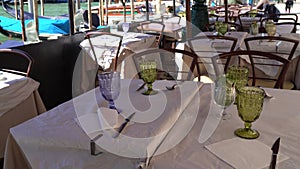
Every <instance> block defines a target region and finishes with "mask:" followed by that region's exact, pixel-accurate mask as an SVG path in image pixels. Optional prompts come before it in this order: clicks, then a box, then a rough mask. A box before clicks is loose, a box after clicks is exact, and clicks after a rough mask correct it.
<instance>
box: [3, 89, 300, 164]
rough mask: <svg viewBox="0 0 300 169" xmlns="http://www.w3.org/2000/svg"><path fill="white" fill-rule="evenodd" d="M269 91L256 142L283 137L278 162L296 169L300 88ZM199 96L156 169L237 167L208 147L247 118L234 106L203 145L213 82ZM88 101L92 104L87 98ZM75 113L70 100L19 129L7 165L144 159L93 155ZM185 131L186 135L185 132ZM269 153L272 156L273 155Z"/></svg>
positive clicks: (172, 134)
mask: <svg viewBox="0 0 300 169" xmlns="http://www.w3.org/2000/svg"><path fill="white" fill-rule="evenodd" d="M136 87H138V86H137V84H135V85H132V89H135V88H136ZM266 91H267V92H268V93H270V94H272V95H273V96H274V97H273V98H272V99H269V100H268V99H266V100H265V102H264V108H263V111H262V113H261V116H260V117H259V119H258V120H257V121H256V122H254V123H253V126H252V127H253V128H254V129H257V130H258V131H259V132H260V137H259V138H258V139H256V140H257V141H259V142H260V143H261V144H264V146H267V147H269V148H270V147H271V145H272V144H273V142H274V141H275V140H276V139H277V138H278V137H280V138H281V144H280V149H279V153H282V154H284V155H285V156H287V157H288V159H287V160H283V161H282V162H280V163H278V164H277V166H278V168H285V169H297V168H298V167H299V166H300V152H299V151H298V150H299V149H300V144H299V139H300V126H299V124H298V123H299V120H300V114H299V112H298V110H299V108H300V107H299V105H298V100H299V99H300V93H299V91H291V90H277V89H266ZM85 96H86V95H85ZM80 97H82V98H84V97H83V96H80ZM199 98H200V102H199V100H198V101H195V102H194V100H192V102H191V104H189V105H188V107H187V109H186V110H185V111H184V113H183V114H182V115H181V116H180V117H179V119H178V120H177V121H176V123H175V125H174V126H173V127H172V129H171V130H170V131H169V132H168V134H167V137H166V138H165V139H164V141H163V143H162V144H161V145H160V148H159V149H158V150H157V152H160V151H161V149H163V148H165V147H166V145H170V143H171V142H174V141H175V142H176V141H178V137H177V136H178V135H177V134H176V133H178V132H182V135H183V137H184V139H183V140H182V141H179V142H178V144H177V145H175V146H174V147H173V148H172V149H171V150H169V151H167V152H165V153H163V154H160V155H157V156H155V157H154V158H152V160H151V165H154V168H158V169H161V168H162V169H174V168H180V169H183V168H184V169H193V168H195V169H199V168H222V169H223V168H225V169H226V168H230V169H231V168H233V167H231V166H230V165H229V164H227V163H226V162H225V161H223V160H222V159H220V158H218V157H217V156H216V155H214V154H213V153H211V152H210V151H209V150H208V149H207V148H205V146H208V145H211V144H214V143H218V142H220V141H224V140H228V139H233V138H237V137H236V136H235V135H234V133H233V132H234V130H235V129H237V128H240V127H243V122H242V120H241V119H240V118H239V117H238V114H237V110H236V106H235V105H232V106H231V107H229V108H228V109H227V110H226V111H227V112H229V113H231V114H232V116H231V118H230V119H228V120H221V121H220V123H219V124H217V125H218V126H217V129H216V131H214V133H213V134H212V136H211V137H210V138H209V139H208V140H207V141H205V142H204V143H200V142H199V135H200V132H201V129H202V127H203V124H204V121H205V120H206V118H207V115H208V113H209V110H210V105H211V103H212V102H211V100H210V98H211V88H210V85H205V86H203V87H202V88H201V90H200V97H199ZM78 99H79V98H78ZM86 101H87V102H86V103H89V101H88V100H86ZM83 105H85V104H83ZM83 105H82V106H83ZM196 105H199V106H200V107H199V109H198V111H196V112H195V111H192V110H193V106H196ZM89 108H90V109H92V107H91V106H88V105H86V107H85V109H86V110H87V109H89ZM74 111H75V110H74V105H73V102H72V101H69V102H66V103H64V104H62V105H60V106H58V107H56V108H54V109H53V110H50V111H49V112H47V113H45V114H43V115H41V116H39V117H37V118H34V119H32V120H30V121H28V122H26V123H24V124H22V125H19V126H17V127H14V128H13V129H12V130H11V134H10V137H9V139H8V144H7V150H6V152H7V156H6V158H5V168H7V169H11V168H14V166H21V168H26V165H29V166H30V167H32V168H105V169H106V168H122V169H124V168H134V167H135V166H136V164H137V162H138V161H139V160H140V159H131V158H124V157H120V156H116V155H113V154H111V153H106V152H105V153H104V154H101V155H99V156H96V157H94V156H91V155H90V154H89V151H88V150H87V147H88V146H87V144H88V142H89V139H88V137H87V136H86V135H85V133H84V132H83V131H82V130H81V129H80V127H79V126H78V124H77V122H76V121H75V120H74V117H75V114H74ZM195 115H196V116H195ZM134 126H135V124H133V125H130V126H129V127H128V128H126V130H124V131H125V133H126V134H129V133H131V132H132V131H133V130H135V133H132V134H133V135H139V134H142V133H145V132H147V130H144V129H143V127H142V126H141V127H142V128H139V130H137V128H136V129H134ZM139 126H140V125H139ZM189 126H191V128H190V129H191V130H190V131H188V132H186V131H184V130H183V129H188V128H189ZM153 127H154V126H153ZM29 129H30V130H29ZM137 131H139V132H137ZM59 133H60V134H59ZM184 133H187V135H186V136H185V134H184ZM41 138H43V139H41ZM71 143H72V144H71ZM82 146H83V147H82ZM136 146H137V147H138V146H139V145H136ZM84 147H86V148H84ZM125 151H127V149H125ZM259 155H261V154H256V156H259ZM269 155H270V156H271V154H269ZM241 160H243V159H241ZM268 162H269V161H268ZM268 162H267V163H268ZM266 168H267V167H266Z"/></svg>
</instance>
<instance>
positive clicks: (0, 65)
mask: <svg viewBox="0 0 300 169" xmlns="http://www.w3.org/2000/svg"><path fill="white" fill-rule="evenodd" d="M32 64H33V58H32V57H31V56H30V55H29V54H28V53H26V52H25V51H22V50H19V49H0V70H1V71H6V72H11V73H16V74H20V75H24V76H29V74H30V70H31V67H32Z"/></svg>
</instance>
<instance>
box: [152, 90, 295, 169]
mask: <svg viewBox="0 0 300 169" xmlns="http://www.w3.org/2000/svg"><path fill="white" fill-rule="evenodd" d="M266 91H267V92H268V93H270V94H272V95H273V96H274V98H273V99H270V100H268V99H266V100H265V102H264V108H263V111H262V113H261V116H260V117H259V119H257V121H256V122H254V123H253V124H252V128H254V129H256V130H258V131H259V132H260V137H259V138H258V139H256V140H257V141H259V142H261V143H262V144H264V145H265V146H268V147H269V148H271V146H272V144H273V143H274V141H275V140H276V139H277V138H278V137H280V138H281V144H280V148H279V153H282V154H284V155H286V156H287V157H289V158H288V159H287V160H284V161H282V162H280V163H278V164H277V167H278V168H285V169H296V168H298V167H299V166H300V152H299V151H298V150H299V149H300V144H299V139H300V125H299V124H298V121H299V120H300V113H299V111H298V110H299V109H300V106H299V105H298V100H299V99H300V92H299V91H291V90H278V89H266ZM210 96H211V94H210V86H208V85H206V86H204V87H203V88H202V90H201V99H200V100H201V102H200V111H199V113H198V116H197V120H196V122H195V125H194V126H193V128H192V129H191V131H190V132H189V134H188V135H187V136H186V138H185V139H184V140H183V141H182V142H180V143H179V144H178V145H177V146H176V147H174V148H173V149H172V150H171V151H168V152H166V153H164V154H162V155H158V156H155V157H154V158H153V159H152V165H153V166H154V168H172V169H174V168H178V169H179V168H180V169H182V168H184V169H199V168H222V169H227V168H228V169H231V168H233V167H232V166H230V165H229V164H228V163H226V162H225V161H224V160H222V159H220V158H218V157H217V156H216V155H214V154H213V153H211V152H210V151H209V150H208V149H207V148H205V146H208V145H211V144H214V143H218V142H220V141H224V140H227V139H233V138H237V137H236V136H235V135H234V130H236V129H237V128H241V127H243V122H242V120H241V119H240V118H239V116H238V113H237V109H236V106H235V105H232V106H230V107H229V108H228V109H227V110H226V111H227V112H229V113H231V115H232V116H231V118H230V119H228V120H221V121H220V123H219V125H218V127H217V129H216V131H215V132H214V133H213V135H212V136H211V137H210V138H209V139H208V140H207V141H206V142H204V143H200V142H199V135H200V132H201V129H202V127H203V123H204V121H205V120H206V117H207V115H208V112H209V104H208V100H209V99H210ZM190 121H191V118H189V117H188V116H186V117H185V118H182V119H179V120H178V121H177V122H178V123H177V125H175V126H174V128H173V129H178V128H180V126H182V125H184V124H187V123H190ZM170 133H172V131H170ZM173 139H174V137H172V135H170V137H168V136H167V138H166V139H165V143H166V144H168V142H171V141H172V140H173ZM228 155H230V152H228ZM249 155H250V154H249ZM260 155H261V154H256V156H258V157H259V156H260ZM269 156H270V157H271V153H270V154H269ZM240 158H241V159H240V161H243V160H246V159H242V157H240ZM269 162H270V161H267V163H269ZM254 163H255V162H254ZM267 168H268V167H266V169H267Z"/></svg>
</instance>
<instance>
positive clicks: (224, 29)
mask: <svg viewBox="0 0 300 169" xmlns="http://www.w3.org/2000/svg"><path fill="white" fill-rule="evenodd" d="M227 31H228V24H227V23H222V24H221V25H220V26H219V30H218V32H219V33H220V34H221V35H223V36H224V35H225V34H226V32H227Z"/></svg>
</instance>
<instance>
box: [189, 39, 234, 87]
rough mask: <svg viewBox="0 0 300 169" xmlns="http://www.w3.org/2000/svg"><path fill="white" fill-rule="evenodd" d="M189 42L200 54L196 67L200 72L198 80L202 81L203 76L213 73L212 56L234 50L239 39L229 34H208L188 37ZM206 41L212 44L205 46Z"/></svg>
mask: <svg viewBox="0 0 300 169" xmlns="http://www.w3.org/2000/svg"><path fill="white" fill-rule="evenodd" d="M187 43H188V46H189V47H190V50H191V51H192V52H193V53H195V54H197V56H198V58H197V60H196V63H197V65H198V66H197V67H196V68H197V69H199V70H197V71H198V72H200V74H199V76H197V78H198V81H201V78H207V77H205V76H211V75H212V74H211V72H210V71H211V69H212V67H213V65H212V62H211V58H212V57H213V56H215V55H218V54H220V53H225V52H230V51H234V50H235V48H236V44H237V39H236V38H233V37H229V36H218V35H206V36H196V37H194V38H191V39H188V40H187ZM205 43H206V44H210V46H209V47H206V46H204V45H203V44H205ZM200 75H202V76H200ZM204 75H205V76H204Z"/></svg>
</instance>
